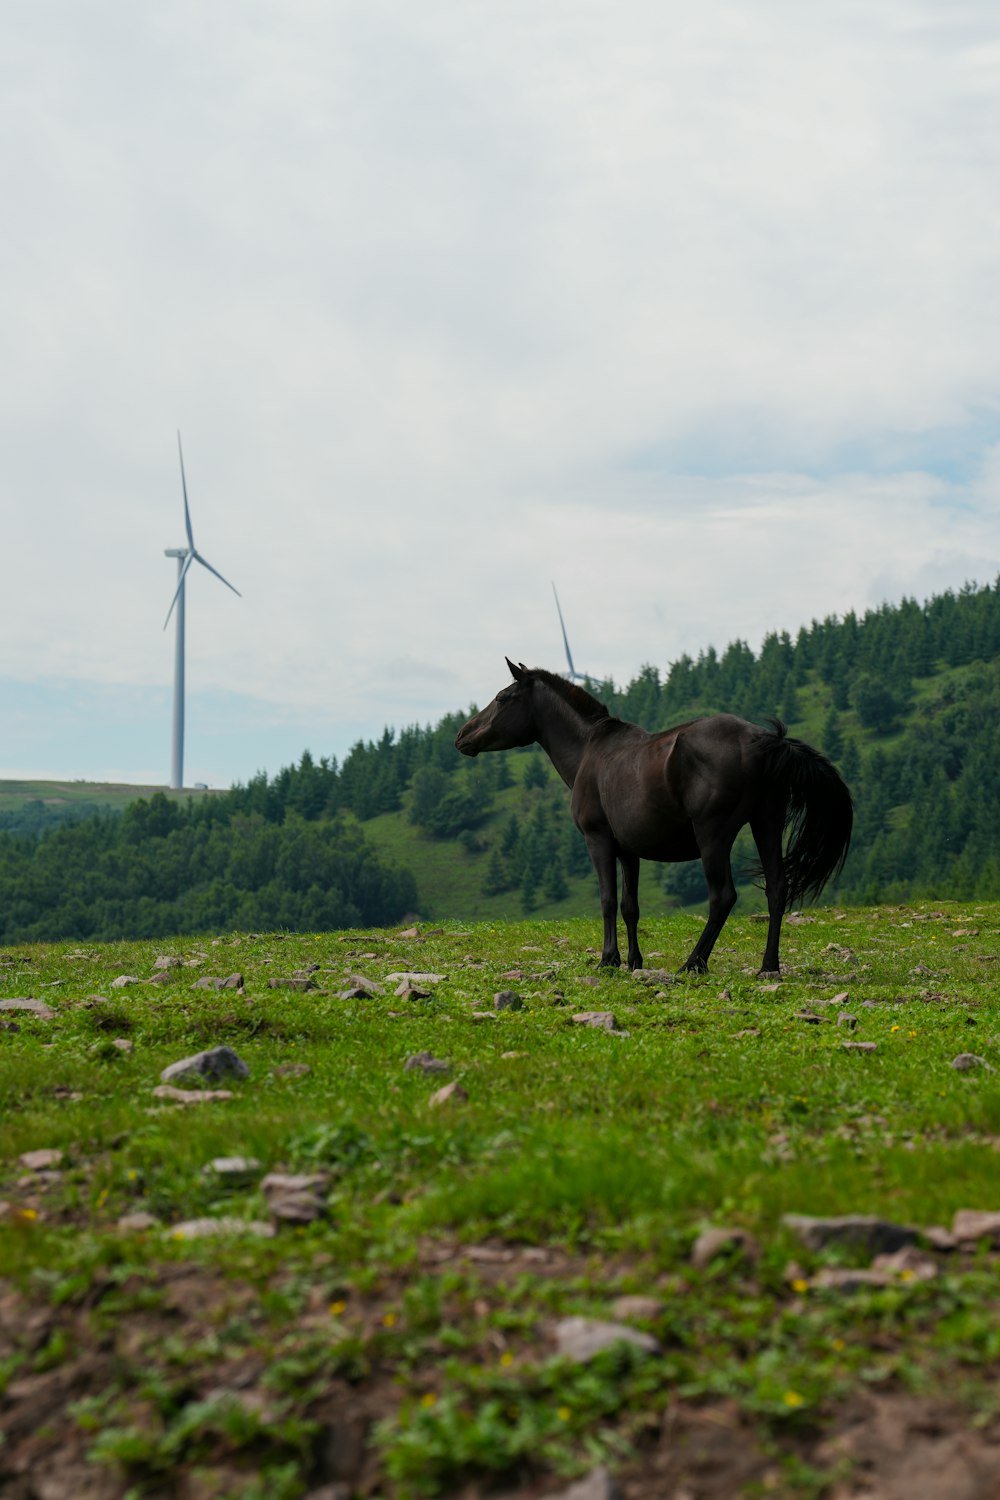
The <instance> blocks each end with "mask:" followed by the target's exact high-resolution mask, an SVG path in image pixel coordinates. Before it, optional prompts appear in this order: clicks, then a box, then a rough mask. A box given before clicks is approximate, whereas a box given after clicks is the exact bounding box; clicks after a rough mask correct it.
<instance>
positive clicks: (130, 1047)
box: [111, 1036, 135, 1055]
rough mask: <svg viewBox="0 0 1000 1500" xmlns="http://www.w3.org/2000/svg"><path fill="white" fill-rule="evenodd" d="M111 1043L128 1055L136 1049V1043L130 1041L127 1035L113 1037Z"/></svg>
mask: <svg viewBox="0 0 1000 1500" xmlns="http://www.w3.org/2000/svg"><path fill="white" fill-rule="evenodd" d="M111 1045H112V1047H114V1048H116V1049H117V1051H119V1052H124V1053H126V1055H127V1054H128V1053H130V1052H134V1051H135V1043H134V1042H133V1041H130V1040H129V1038H128V1037H127V1036H116V1037H113V1038H112V1040H111Z"/></svg>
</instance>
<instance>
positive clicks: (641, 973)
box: [632, 969, 679, 984]
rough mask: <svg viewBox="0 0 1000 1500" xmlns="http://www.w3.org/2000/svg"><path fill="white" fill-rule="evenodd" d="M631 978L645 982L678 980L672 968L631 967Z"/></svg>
mask: <svg viewBox="0 0 1000 1500" xmlns="http://www.w3.org/2000/svg"><path fill="white" fill-rule="evenodd" d="M632 978H633V979H639V980H642V981H643V982H644V983H645V984H677V983H678V982H679V981H678V978H677V975H676V974H675V973H674V971H673V969H633V970H632Z"/></svg>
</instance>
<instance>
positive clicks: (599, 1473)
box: [542, 1464, 686, 1500]
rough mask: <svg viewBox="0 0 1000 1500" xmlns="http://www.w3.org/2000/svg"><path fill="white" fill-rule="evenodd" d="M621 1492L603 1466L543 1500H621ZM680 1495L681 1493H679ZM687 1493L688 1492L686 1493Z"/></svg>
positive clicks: (554, 1491) (551, 1493)
mask: <svg viewBox="0 0 1000 1500" xmlns="http://www.w3.org/2000/svg"><path fill="white" fill-rule="evenodd" d="M621 1493H622V1492H621V1490H620V1489H619V1488H618V1486H617V1485H616V1484H615V1482H614V1480H613V1479H612V1477H611V1475H610V1474H609V1473H608V1471H607V1469H606V1468H605V1467H604V1465H603V1464H601V1465H599V1466H598V1467H597V1468H596V1469H591V1471H590V1473H589V1474H585V1475H584V1477H583V1478H582V1479H578V1480H576V1482H575V1483H574V1484H570V1485H567V1487H566V1488H565V1489H564V1490H551V1491H550V1492H549V1493H548V1494H547V1495H543V1496H542V1500H621ZM677 1493H678V1494H680V1491H678V1492H677ZM685 1493H686V1492H685Z"/></svg>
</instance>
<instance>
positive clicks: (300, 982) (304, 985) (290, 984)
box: [267, 974, 319, 990]
mask: <svg viewBox="0 0 1000 1500" xmlns="http://www.w3.org/2000/svg"><path fill="white" fill-rule="evenodd" d="M267 984H268V988H269V989H272V990H315V989H318V988H319V986H318V985H317V984H316V981H315V980H314V979H296V978H295V977H294V976H293V975H291V974H289V975H288V977H287V978H286V979H276V978H271V979H269V980H268V981H267Z"/></svg>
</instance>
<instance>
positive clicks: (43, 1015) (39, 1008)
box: [0, 995, 56, 1021]
mask: <svg viewBox="0 0 1000 1500" xmlns="http://www.w3.org/2000/svg"><path fill="white" fill-rule="evenodd" d="M0 1010H23V1011H26V1012H27V1013H28V1014H29V1015H32V1016H37V1017H38V1019H39V1020H40V1021H51V1020H53V1019H54V1018H55V1014H56V1012H55V1011H54V1010H51V1009H50V1008H49V1006H47V1005H46V1004H45V1001H44V1000H33V999H32V998H31V996H30V995H29V996H21V997H18V998H17V999H14V1000H0Z"/></svg>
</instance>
